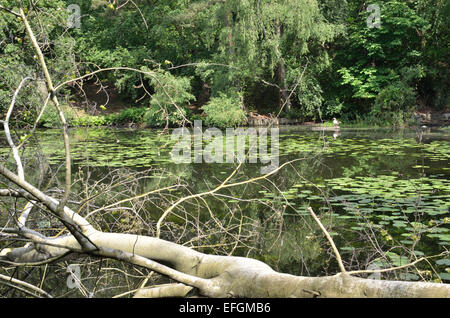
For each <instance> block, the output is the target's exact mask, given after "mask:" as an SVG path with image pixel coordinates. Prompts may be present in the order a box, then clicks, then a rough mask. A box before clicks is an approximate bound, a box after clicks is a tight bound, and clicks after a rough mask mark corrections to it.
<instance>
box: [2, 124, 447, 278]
mask: <svg viewBox="0 0 450 318" xmlns="http://www.w3.org/2000/svg"><path fill="white" fill-rule="evenodd" d="M160 133H161V131H157V130H127V129H109V128H95V129H89V130H87V129H72V130H70V139H71V148H72V159H73V170H74V172H77V171H78V169H79V168H83V167H86V166H89V169H90V171H91V173H92V178H99V177H101V176H102V175H104V174H105V173H106V172H107V171H110V170H111V169H114V168H120V167H126V168H129V169H133V170H143V169H147V168H161V169H165V171H168V172H170V173H171V174H172V175H173V176H177V177H181V178H182V179H183V180H185V181H186V182H187V183H188V185H189V190H190V191H191V192H192V193H199V192H203V191H206V190H208V189H211V188H213V187H215V186H217V185H219V184H220V183H221V182H222V181H223V180H224V179H225V178H226V177H227V176H228V175H229V174H230V173H231V172H232V171H233V170H234V169H235V168H236V164H231V163H229V164H219V163H210V164H208V163H190V164H189V163H188V164H186V163H185V164H175V163H174V162H173V161H172V158H171V156H170V151H171V149H172V146H173V145H174V143H175V141H173V140H171V138H170V135H160ZM0 142H1V143H0V146H1V147H2V148H1V149H0V155H1V156H3V158H6V157H7V156H8V149H7V147H6V142H5V139H4V136H3V135H2V137H0ZM32 144H33V145H35V146H34V147H39V149H40V151H41V152H42V153H43V154H44V155H45V157H46V158H47V159H48V160H49V162H50V164H51V165H52V166H54V167H58V166H59V165H61V164H62V163H63V162H64V147H63V141H62V138H61V132H60V131H59V130H43V131H39V132H38V133H37V140H36V142H34V141H32ZM26 154H27V151H25V156H26ZM9 157H11V156H10V155H9ZM299 158H303V160H301V161H297V162H295V163H293V164H292V165H291V166H289V167H286V168H285V169H283V170H281V171H280V172H279V173H278V174H276V175H274V176H272V177H271V178H270V179H271V180H272V181H273V182H274V183H275V184H276V185H277V189H278V190H279V191H275V188H274V187H269V186H267V187H265V188H264V187H261V185H260V184H259V185H256V184H255V185H254V184H248V185H246V186H245V187H239V188H238V189H237V190H236V191H234V192H232V191H231V190H230V191H231V192H226V193H225V192H224V193H225V194H227V195H230V198H228V199H227V200H226V208H225V206H224V204H223V201H220V202H217V200H215V201H214V202H213V201H208V202H210V203H211V206H212V207H213V208H214V209H215V211H217V215H219V216H220V215H221V211H222V212H223V216H224V215H225V214H226V213H228V211H229V210H230V209H232V208H230V206H232V205H236V206H238V207H239V208H240V209H242V210H243V211H245V210H246V209H247V208H248V209H250V206H249V205H248V204H249V203H245V202H240V201H238V200H236V198H237V199H241V198H242V199H257V200H259V202H267V204H269V203H270V204H276V203H277V202H278V203H279V204H278V203H277V204H278V207H283V208H282V212H281V213H282V214H283V217H284V221H283V225H282V226H283V230H282V231H283V233H284V234H283V235H282V236H281V239H280V236H277V238H276V239H275V238H271V237H270V234H268V233H270V231H267V228H266V232H264V234H261V235H262V236H263V237H265V239H264V240H260V241H258V242H259V243H258V244H259V246H258V252H256V251H253V252H252V251H251V250H252V249H251V248H250V250H247V251H243V250H239V251H236V253H237V254H241V255H249V256H252V257H257V258H260V259H262V260H264V261H266V262H268V263H269V264H271V265H272V266H274V267H276V268H277V269H279V270H285V271H289V272H291V273H294V274H296V273H298V274H305V272H307V274H310V275H311V274H323V268H324V267H326V266H328V263H329V262H330V257H329V254H326V253H330V252H329V250H327V249H328V248H329V246H328V245H327V243H326V242H325V241H324V239H323V237H322V236H321V233H320V231H312V232H311V231H309V230H305V229H304V228H302V226H301V224H302V222H303V223H305V220H306V219H307V218H308V217H309V215H308V212H307V210H306V208H307V207H308V206H312V207H313V208H314V210H315V211H316V213H317V214H319V215H320V216H321V219H323V222H324V223H325V224H326V225H327V226H328V227H329V229H330V232H331V234H332V235H333V237H334V239H335V240H336V244H337V245H338V247H339V249H340V251H341V253H342V256H343V258H344V259H346V261H347V264H348V265H349V266H355V267H356V268H357V267H358V265H359V266H362V265H361V264H363V265H364V266H363V267H366V265H367V264H371V265H370V266H372V267H377V266H378V267H383V266H388V265H390V266H392V265H394V266H399V265H404V264H407V263H408V262H411V261H413V260H414V259H417V258H418V257H422V256H432V255H436V254H439V253H442V252H443V251H445V250H446V249H448V248H449V245H450V229H449V225H450V219H449V217H450V212H449V209H450V131H449V130H438V129H436V130H418V131H416V130H389V129H344V128H343V129H341V130H340V131H333V130H325V131H323V130H317V131H314V130H312V129H311V127H284V128H280V144H279V161H280V165H281V164H283V163H285V162H287V161H290V160H295V159H299ZM8 160H9V161H11V158H9V159H8ZM11 162H12V161H11ZM11 167H12V166H11ZM260 167H261V164H259V163H256V164H255V163H253V164H252V163H246V164H244V165H243V167H242V168H241V172H240V173H238V174H237V175H236V178H237V179H236V180H245V179H249V178H254V177H258V176H260V175H261V174H260ZM27 169H30V168H27ZM61 170H63V168H61ZM156 177H157V176H155V178H156ZM159 177H161V175H160V176H159ZM168 184H170V182H169V181H168ZM146 186H148V185H146ZM274 202H275V203H274ZM253 210H257V214H258V213H259V214H258V215H260V217H261V218H266V217H267V215H262V216H261V213H271V212H267V211H265V212H264V211H263V210H264V209H261V208H255V207H253ZM271 211H272V210H271ZM160 213H161V211H155V215H158V214H159V215H160ZM205 213H206V212H205ZM244 213H245V212H244ZM249 213H250V212H249ZM253 213H254V211H253ZM206 214H207V213H206ZM206 217H207V216H206ZM156 219H157V217H156ZM308 222H311V219H310V218H309V221H308ZM308 224H313V222H311V223H308ZM300 228H302V230H300ZM315 238H320V240H321V241H320V242H321V243H320V244H318V243H317V240H315ZM275 242H276V244H275ZM274 246H275V247H274ZM322 249H325V250H327V252H326V251H323V250H322ZM376 251H378V252H380V251H382V252H383V253H384V255H380V253H378V254H377V253H376ZM323 254H325V256H326V257H325V256H323ZM320 255H322V256H320ZM308 260H309V261H308ZM308 262H309V263H308ZM313 263H314V264H316V265H309V267H308V266H305V264H313ZM331 263H332V264H331V265H329V266H330V268H329V271H326V273H328V274H329V273H332V271H333V269H335V268H336V266H335V263H333V260H331ZM387 263H388V264H387ZM428 263H429V264H428V265H427V264H426V266H424V267H423V269H424V271H425V272H417V271H415V272H414V271H413V270H409V271H406V272H405V273H403V274H402V275H403V276H402V277H400V278H402V279H411V280H417V279H420V276H422V278H424V275H430V277H432V278H433V279H435V280H436V279H439V277H440V278H441V279H443V280H444V281H447V282H448V281H449V280H450V277H449V276H450V274H449V271H450V269H449V268H450V261H449V260H448V258H445V257H444V258H442V257H437V258H432V259H430V260H429V262H428ZM430 272H431V274H430Z"/></svg>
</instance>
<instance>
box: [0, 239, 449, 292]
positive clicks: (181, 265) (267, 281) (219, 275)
mask: <svg viewBox="0 0 450 318" xmlns="http://www.w3.org/2000/svg"><path fill="white" fill-rule="evenodd" d="M88 238H89V240H90V241H91V242H93V244H95V245H96V246H97V247H99V251H97V252H94V253H93V255H97V256H106V257H112V258H117V259H120V260H126V261H129V262H131V263H134V264H138V265H143V266H145V264H144V263H142V262H141V261H140V260H139V258H145V259H148V260H152V261H155V262H158V263H161V264H166V266H164V265H163V266H164V268H165V269H164V270H166V272H163V274H165V275H167V276H169V277H171V278H173V279H175V280H178V281H179V282H180V283H183V284H186V285H191V286H192V285H193V287H196V288H198V289H199V293H200V294H201V295H205V296H209V297H446V298H447V297H450V285H449V284H439V283H427V282H404V281H383V280H373V279H364V278H358V277H354V276H351V275H349V274H346V273H340V274H337V275H334V276H326V277H300V276H294V275H289V274H283V273H278V272H276V271H274V270H272V269H271V268H270V267H269V266H268V265H267V264H265V263H263V262H260V261H257V260H254V259H250V258H244V257H235V256H218V255H208V254H203V253H200V252H197V251H195V250H193V249H191V248H188V247H184V246H181V245H179V244H175V243H172V242H168V241H165V240H161V239H158V238H153V237H148V236H139V235H131V234H120V233H103V232H99V231H94V232H92V233H91V234H89V235H88ZM57 246H59V247H57ZM80 250H81V246H80V245H79V243H78V242H77V240H76V239H75V238H74V237H73V236H72V235H67V236H65V237H60V238H55V239H42V240H41V241H40V242H37V241H36V243H33V244H31V245H29V246H27V247H23V248H18V249H13V250H11V251H9V252H8V253H3V254H4V255H3V256H1V257H0V260H2V259H3V260H8V261H11V262H14V263H34V262H42V261H44V260H45V259H52V258H55V257H58V256H61V255H64V254H66V253H67V252H70V251H80ZM111 250H113V251H120V252H119V253H118V254H117V255H116V254H115V252H111ZM108 251H109V252H108ZM146 267H148V268H151V269H152V270H155V271H161V270H160V269H159V268H155V267H153V266H152V265H149V266H146ZM179 273H182V274H185V275H186V277H179V276H178V275H179ZM196 279H197V280H196Z"/></svg>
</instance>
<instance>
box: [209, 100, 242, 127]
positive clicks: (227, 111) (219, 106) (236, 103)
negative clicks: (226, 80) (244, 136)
mask: <svg viewBox="0 0 450 318" xmlns="http://www.w3.org/2000/svg"><path fill="white" fill-rule="evenodd" d="M241 105H242V99H241V97H240V96H239V95H234V96H226V95H224V94H221V95H220V96H219V97H213V98H211V100H210V101H209V102H208V103H207V104H206V105H205V106H203V107H202V110H203V111H204V112H205V114H206V116H207V117H206V119H205V123H206V124H207V125H209V126H214V127H218V128H227V127H236V126H239V125H243V124H245V122H246V121H247V117H246V114H245V112H244V111H243V110H242V107H241Z"/></svg>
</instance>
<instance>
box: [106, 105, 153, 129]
mask: <svg viewBox="0 0 450 318" xmlns="http://www.w3.org/2000/svg"><path fill="white" fill-rule="evenodd" d="M145 112H146V109H145V108H143V107H131V108H126V109H122V110H121V111H120V112H119V113H118V114H117V115H115V116H114V117H113V118H111V119H110V121H111V123H113V124H116V125H121V124H126V123H136V124H137V123H141V122H143V119H144V114H145Z"/></svg>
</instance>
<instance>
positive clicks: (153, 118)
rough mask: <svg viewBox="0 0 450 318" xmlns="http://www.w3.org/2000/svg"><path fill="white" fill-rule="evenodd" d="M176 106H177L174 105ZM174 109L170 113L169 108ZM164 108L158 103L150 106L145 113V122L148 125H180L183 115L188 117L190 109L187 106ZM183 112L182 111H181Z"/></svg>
mask: <svg viewBox="0 0 450 318" xmlns="http://www.w3.org/2000/svg"><path fill="white" fill-rule="evenodd" d="M173 108H175V107H173ZM169 109H170V110H172V111H171V112H170V113H169V112H168V110H169ZM169 109H168V108H162V107H159V106H156V105H152V106H150V108H149V109H147V111H146V113H145V115H144V122H145V124H146V125H147V126H148V127H164V126H166V124H167V123H168V124H169V126H180V125H181V124H182V122H183V119H184V118H183V117H188V111H187V110H186V109H185V108H179V110H177V109H172V107H170V108H169ZM180 112H181V113H180Z"/></svg>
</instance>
